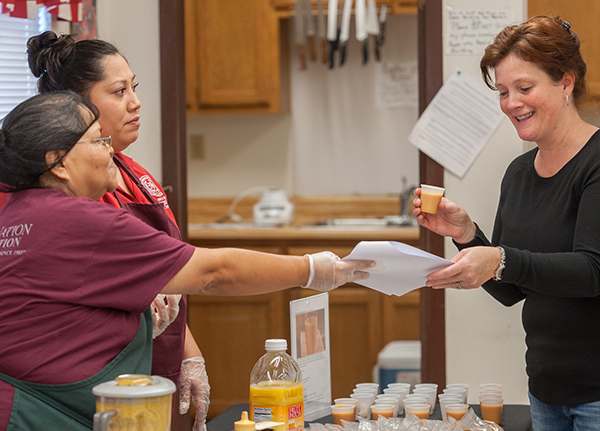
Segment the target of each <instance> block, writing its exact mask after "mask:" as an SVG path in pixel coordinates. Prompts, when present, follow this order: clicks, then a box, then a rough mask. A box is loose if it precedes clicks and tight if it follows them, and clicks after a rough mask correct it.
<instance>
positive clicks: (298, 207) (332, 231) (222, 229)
mask: <svg viewBox="0 0 600 431" xmlns="http://www.w3.org/2000/svg"><path fill="white" fill-rule="evenodd" d="M257 199H258V198H257V197H256V198H248V199H245V200H243V201H242V202H240V203H239V204H238V205H237V206H236V208H235V213H236V214H237V215H239V216H240V217H241V218H242V220H243V222H241V223H228V222H223V223H219V221H223V220H226V219H227V214H228V209H229V205H230V203H231V201H232V199H231V198H206V199H190V200H189V201H188V208H189V211H188V213H189V214H188V219H189V225H188V241H189V242H191V243H193V244H194V245H199V246H207V247H208V246H222V247H223V246H235V244H238V246H243V245H244V244H246V245H247V244H249V243H251V242H256V241H259V242H269V243H271V244H277V245H282V244H303V245H306V244H308V243H309V242H312V243H313V244H314V245H318V243H320V242H327V244H332V241H333V244H340V245H341V243H344V244H345V245H346V246H350V245H352V244H356V243H358V242H360V241H399V242H404V243H407V244H410V245H413V246H418V243H419V227H418V226H384V227H365V226H360V227H359V226H348V227H341V226H327V225H318V223H320V222H322V221H323V220H327V219H332V218H349V217H356V218H377V217H382V218H383V217H386V216H388V215H391V214H398V212H399V201H398V196H390V195H383V196H317V197H310V196H308V197H307V196H302V197H297V196H296V197H293V198H292V199H291V201H292V202H293V203H294V205H295V208H294V220H293V223H292V225H291V226H289V227H274V228H265V227H256V226H254V225H253V224H252V223H251V220H252V206H253V205H254V204H255V203H256V202H257Z"/></svg>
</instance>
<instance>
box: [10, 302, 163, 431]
mask: <svg viewBox="0 0 600 431" xmlns="http://www.w3.org/2000/svg"><path fill="white" fill-rule="evenodd" d="M151 363H152V314H151V311H150V308H148V310H146V311H145V312H144V313H143V314H142V319H140V327H139V329H138V332H137V334H136V335H135V337H134V338H133V340H132V341H131V343H129V344H128V345H127V347H125V348H124V349H123V351H121V353H119V354H118V355H117V356H116V357H115V358H114V359H113V360H112V361H111V362H110V363H109V364H108V365H107V366H106V367H105V368H104V369H103V370H102V371H100V372H99V373H97V374H96V375H94V376H92V377H88V378H87V379H85V380H81V381H79V382H75V383H67V384H61V385H48V384H40V383H31V382H26V381H22V380H18V379H15V378H13V377H11V376H8V375H6V374H3V373H0V380H4V381H5V382H7V383H9V384H11V385H13V386H14V387H15V394H14V397H13V406H12V410H11V414H10V421H9V423H8V428H7V431H16V430H22V431H32V430H47V429H56V430H61V431H67V430H73V431H75V430H89V429H92V427H93V417H94V413H95V412H96V397H95V396H94V395H93V394H92V388H93V387H94V386H96V385H98V384H100V383H104V382H107V381H110V380H113V379H114V378H115V377H117V376H119V375H121V374H150V367H151Z"/></svg>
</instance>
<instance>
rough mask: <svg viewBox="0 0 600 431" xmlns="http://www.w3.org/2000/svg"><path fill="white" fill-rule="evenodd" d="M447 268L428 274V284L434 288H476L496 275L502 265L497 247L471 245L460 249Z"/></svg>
mask: <svg viewBox="0 0 600 431" xmlns="http://www.w3.org/2000/svg"><path fill="white" fill-rule="evenodd" d="M452 262H455V263H454V265H450V266H449V267H447V268H444V269H440V270H439V271H435V272H432V273H431V274H429V275H427V283H426V284H427V286H428V287H432V288H434V289H447V288H453V289H476V288H478V287H479V286H481V285H482V284H483V283H485V282H486V281H488V280H489V279H490V278H492V277H493V276H494V275H495V272H496V269H497V268H498V266H499V265H500V250H498V248H496V247H483V246H482V247H469V248H465V249H464V250H462V251H460V252H459V253H458V254H457V255H456V256H454V258H452Z"/></svg>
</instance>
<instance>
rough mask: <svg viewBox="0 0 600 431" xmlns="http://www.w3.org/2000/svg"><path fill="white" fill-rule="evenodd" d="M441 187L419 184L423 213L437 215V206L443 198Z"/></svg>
mask: <svg viewBox="0 0 600 431" xmlns="http://www.w3.org/2000/svg"><path fill="white" fill-rule="evenodd" d="M445 190H446V189H444V188H443V187H436V186H430V185H428V184H421V211H423V212H424V213H430V214H437V210H438V205H439V204H440V201H441V200H442V196H444V191H445Z"/></svg>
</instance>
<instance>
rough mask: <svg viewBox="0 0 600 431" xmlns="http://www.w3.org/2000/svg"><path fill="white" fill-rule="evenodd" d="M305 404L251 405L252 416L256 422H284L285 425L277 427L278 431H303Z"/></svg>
mask: <svg viewBox="0 0 600 431" xmlns="http://www.w3.org/2000/svg"><path fill="white" fill-rule="evenodd" d="M302 406H303V403H300V404H294V405H291V406H268V407H267V406H255V405H252V404H251V405H250V412H251V416H253V420H254V422H256V423H258V422H266V421H272V422H283V423H284V424H285V425H282V426H281V427H275V428H274V429H275V430H278V431H286V430H287V431H303V430H304V412H303V411H302Z"/></svg>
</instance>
